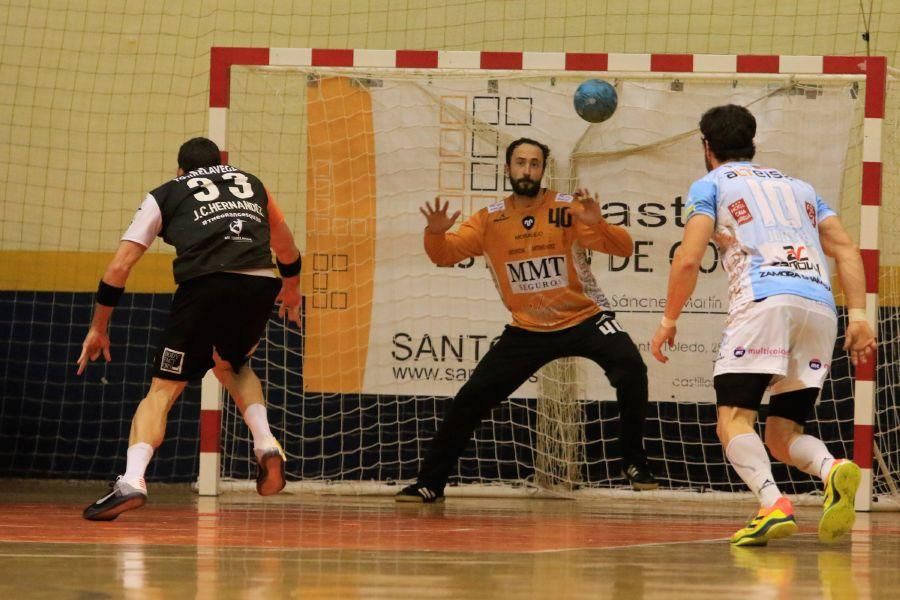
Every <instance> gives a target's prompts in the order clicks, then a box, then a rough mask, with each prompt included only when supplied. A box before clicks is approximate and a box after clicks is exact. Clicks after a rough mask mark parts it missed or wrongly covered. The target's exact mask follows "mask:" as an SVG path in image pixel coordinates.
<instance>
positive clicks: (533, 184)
mask: <svg viewBox="0 0 900 600" xmlns="http://www.w3.org/2000/svg"><path fill="white" fill-rule="evenodd" d="M509 185H510V186H512V191H513V193H514V194H516V195H517V196H527V197H529V198H534V197H535V196H537V195H538V192H540V191H541V182H540V181H533V180H531V179H528V178H527V177H522V178H521V179H513V178H512V175H510V177H509Z"/></svg>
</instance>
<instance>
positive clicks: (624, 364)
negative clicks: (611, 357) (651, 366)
mask: <svg viewBox="0 0 900 600" xmlns="http://www.w3.org/2000/svg"><path fill="white" fill-rule="evenodd" d="M607 377H608V378H609V383H610V385H612V386H613V387H614V388H619V387H622V386H628V387H632V386H640V387H646V386H647V365H646V364H645V363H644V359H643V358H641V355H640V354H637V353H635V354H634V355H629V356H626V357H624V358H623V359H622V360H620V361H619V362H618V364H617V365H616V366H615V367H614V368H612V369H610V370H609V371H608V372H607Z"/></svg>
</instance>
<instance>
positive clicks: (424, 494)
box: [394, 483, 444, 504]
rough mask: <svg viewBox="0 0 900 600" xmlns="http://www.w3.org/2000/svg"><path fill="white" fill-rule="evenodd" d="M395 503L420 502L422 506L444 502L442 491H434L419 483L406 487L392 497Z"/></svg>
mask: <svg viewBox="0 0 900 600" xmlns="http://www.w3.org/2000/svg"><path fill="white" fill-rule="evenodd" d="M394 500H396V501H397V502H421V503H424V504H432V503H435V502H443V501H444V490H440V491H435V490H433V489H431V488H430V487H428V486H425V485H422V484H421V483H415V484H413V485H408V486H406V487H405V488H403V489H402V490H400V491H399V492H397V495H396V496H394Z"/></svg>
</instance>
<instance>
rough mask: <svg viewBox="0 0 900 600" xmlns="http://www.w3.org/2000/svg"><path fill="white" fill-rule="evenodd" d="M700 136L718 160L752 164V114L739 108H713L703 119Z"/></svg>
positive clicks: (729, 106)
mask: <svg viewBox="0 0 900 600" xmlns="http://www.w3.org/2000/svg"><path fill="white" fill-rule="evenodd" d="M700 133H702V134H703V139H705V140H706V142H707V143H708V144H709V149H710V150H711V151H712V153H713V155H714V156H715V157H716V159H717V160H719V161H721V162H724V161H726V160H741V159H745V160H750V159H752V158H753V156H754V155H755V154H756V146H754V145H753V137H754V136H755V135H756V119H755V118H754V117H753V113H751V112H750V111H749V110H747V109H746V108H744V107H743V106H738V105H736V104H725V105H724V106H714V107H713V108H711V109H709V110H708V111H706V112H705V113H703V116H702V117H701V118H700Z"/></svg>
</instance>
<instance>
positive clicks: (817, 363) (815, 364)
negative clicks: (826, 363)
mask: <svg viewBox="0 0 900 600" xmlns="http://www.w3.org/2000/svg"><path fill="white" fill-rule="evenodd" d="M809 368H810V369H812V370H813V371H818V370H819V369H821V368H822V361H821V360H819V359H818V358H814V359H812V360H811V361H809Z"/></svg>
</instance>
